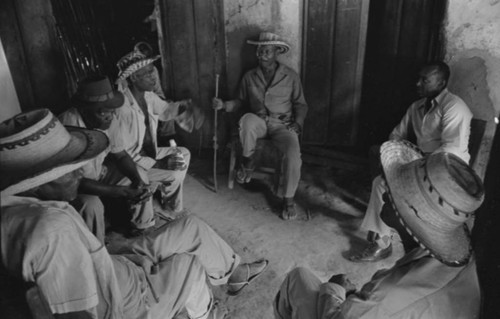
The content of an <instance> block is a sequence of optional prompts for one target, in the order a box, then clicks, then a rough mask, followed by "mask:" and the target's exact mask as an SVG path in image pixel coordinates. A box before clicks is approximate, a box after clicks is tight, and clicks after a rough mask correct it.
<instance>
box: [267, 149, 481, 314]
mask: <svg viewBox="0 0 500 319" xmlns="http://www.w3.org/2000/svg"><path fill="white" fill-rule="evenodd" d="M381 162H382V166H383V169H384V174H385V178H386V181H387V185H388V186H389V192H390V195H391V198H392V202H393V206H394V211H395V212H396V214H397V216H396V215H395V214H392V215H394V216H391V215H390V213H389V215H384V214H383V215H382V218H383V219H384V222H386V223H388V225H390V226H391V227H395V228H398V231H399V230H400V232H399V233H400V234H404V233H406V234H410V235H407V236H402V237H401V238H402V241H403V245H404V246H405V249H406V248H407V247H408V246H409V245H412V246H413V247H415V246H417V248H415V249H413V250H412V251H410V252H409V253H408V254H406V255H405V256H404V257H403V258H401V259H400V260H399V261H398V262H397V263H396V265H395V266H394V267H393V268H391V269H384V270H380V271H378V272H377V273H375V275H374V276H373V278H372V280H371V281H370V282H368V283H367V284H365V285H364V286H363V288H362V289H361V290H360V291H356V290H355V286H354V285H353V284H352V283H351V282H350V281H349V280H348V279H347V278H346V276H345V275H342V274H340V275H335V276H333V277H332V278H331V279H330V280H329V282H327V283H323V284H322V283H321V281H320V280H319V279H318V278H317V277H316V276H315V275H314V274H312V272H311V271H309V270H307V269H304V268H297V269H295V270H293V271H292V272H290V273H289V274H288V276H287V278H286V279H285V281H284V282H283V284H282V286H281V289H280V291H279V293H278V295H277V296H276V300H275V317H276V318H278V319H285V318H294V319H306V318H307V319H316V318H318V319H327V318H328V319H334V318H343V319H354V318H356V319H368V318H369V319H382V318H384V319H385V318H392V319H396V318H398V319H408V318H427V319H447V318H448V319H455V318H464V319H465V318H478V316H479V306H480V290H479V283H478V278H477V273H476V263H475V260H474V257H473V256H472V251H471V244H470V237H469V231H468V229H467V227H466V225H465V222H466V221H467V220H468V219H469V218H470V217H472V215H473V212H474V211H475V210H476V209H477V208H478V207H479V206H480V205H481V203H482V201H483V198H484V190H483V186H482V184H481V180H480V179H479V177H478V176H477V175H476V174H475V173H474V171H473V170H472V169H471V168H470V167H469V166H467V164H466V163H465V162H464V161H463V160H461V159H460V158H459V157H457V156H456V155H453V154H451V153H436V154H432V155H430V156H428V157H425V158H424V157H423V155H422V153H420V152H419V151H418V150H417V149H416V147H414V146H413V145H411V144H410V143H407V142H404V141H399V142H398V141H389V142H386V143H384V145H383V146H382V149H381ZM398 220H399V222H401V224H400V223H399V222H398ZM401 226H404V227H401ZM415 241H416V242H418V243H419V244H420V247H418V245H415Z"/></svg>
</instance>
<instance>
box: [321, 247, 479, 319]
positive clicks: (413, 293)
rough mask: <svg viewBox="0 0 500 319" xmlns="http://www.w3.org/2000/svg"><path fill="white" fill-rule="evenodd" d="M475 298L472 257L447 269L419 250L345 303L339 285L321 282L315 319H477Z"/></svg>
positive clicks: (476, 295) (385, 271) (476, 300)
mask: <svg viewBox="0 0 500 319" xmlns="http://www.w3.org/2000/svg"><path fill="white" fill-rule="evenodd" d="M480 297H481V294H480V290H479V282H478V278H477V274H476V263H475V260H474V259H471V261H470V262H469V263H468V264H467V265H465V266H463V267H450V266H446V265H445V264H443V263H441V262H439V261H438V260H437V259H435V258H433V257H431V256H430V255H429V253H428V252H426V251H425V250H423V249H422V248H420V247H419V248H416V249H414V250H413V251H411V252H410V253H408V254H406V255H405V256H404V257H403V258H401V259H400V260H398V262H397V263H396V265H395V266H394V267H393V268H391V269H384V270H380V271H378V272H377V273H375V275H374V276H373V278H372V280H371V281H370V282H368V283H367V284H365V285H364V286H363V288H362V289H361V291H359V292H356V293H355V294H352V295H350V296H348V297H347V299H345V290H344V288H343V287H341V286H340V285H337V284H334V283H324V284H322V286H321V287H320V292H319V299H318V308H317V309H318V319H334V318H339V319H340V318H342V319H355V318H356V319H386V318H391V319H407V318H442V319H448V318H449V319H455V318H464V319H466V318H477V317H478V314H479V305H480V300H481V298H480ZM344 300H345V301H344Z"/></svg>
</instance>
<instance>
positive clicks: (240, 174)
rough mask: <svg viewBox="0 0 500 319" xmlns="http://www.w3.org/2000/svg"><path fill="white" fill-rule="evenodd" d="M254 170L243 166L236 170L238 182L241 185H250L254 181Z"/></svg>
mask: <svg viewBox="0 0 500 319" xmlns="http://www.w3.org/2000/svg"><path fill="white" fill-rule="evenodd" d="M252 172H253V168H246V167H245V166H243V164H241V165H240V168H238V169H237V170H236V181H237V182H238V183H239V184H245V183H249V182H250V181H251V180H252Z"/></svg>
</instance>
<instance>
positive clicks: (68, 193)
mask: <svg viewBox="0 0 500 319" xmlns="http://www.w3.org/2000/svg"><path fill="white" fill-rule="evenodd" d="M82 172H83V170H82V169H81V168H79V169H77V170H74V171H72V172H69V173H67V174H66V175H63V176H61V177H59V178H58V179H55V180H53V181H52V182H49V183H47V184H43V185H42V186H39V187H38V192H37V194H38V196H39V198H40V199H42V200H57V201H63V202H70V201H72V200H74V199H75V198H76V196H77V195H78V187H79V186H80V181H81V180H82V176H83V175H82Z"/></svg>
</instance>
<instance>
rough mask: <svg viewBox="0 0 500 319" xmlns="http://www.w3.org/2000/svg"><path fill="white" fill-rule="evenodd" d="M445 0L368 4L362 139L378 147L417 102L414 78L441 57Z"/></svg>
mask: <svg viewBox="0 0 500 319" xmlns="http://www.w3.org/2000/svg"><path fill="white" fill-rule="evenodd" d="M445 7H446V0H377V1H371V3H370V16H369V24H368V36H367V47H366V60H365V74H364V81H363V97H362V104H361V120H360V137H361V138H360V140H361V142H362V143H364V146H368V145H370V144H379V143H381V142H383V141H385V140H387V137H388V135H389V133H390V131H391V130H392V128H393V127H394V126H395V125H396V124H397V123H398V122H399V121H400V120H401V117H402V116H403V114H404V113H405V111H406V109H407V108H408V106H409V105H410V103H411V102H413V101H414V100H415V99H416V98H417V95H416V91H415V89H416V87H415V85H416V75H417V72H418V70H419V68H420V67H421V66H422V65H423V64H424V63H425V62H426V61H430V60H436V59H442V57H443V50H442V47H441V45H440V43H441V41H440V40H441V34H440V32H441V24H442V21H443V17H444V12H445Z"/></svg>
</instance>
